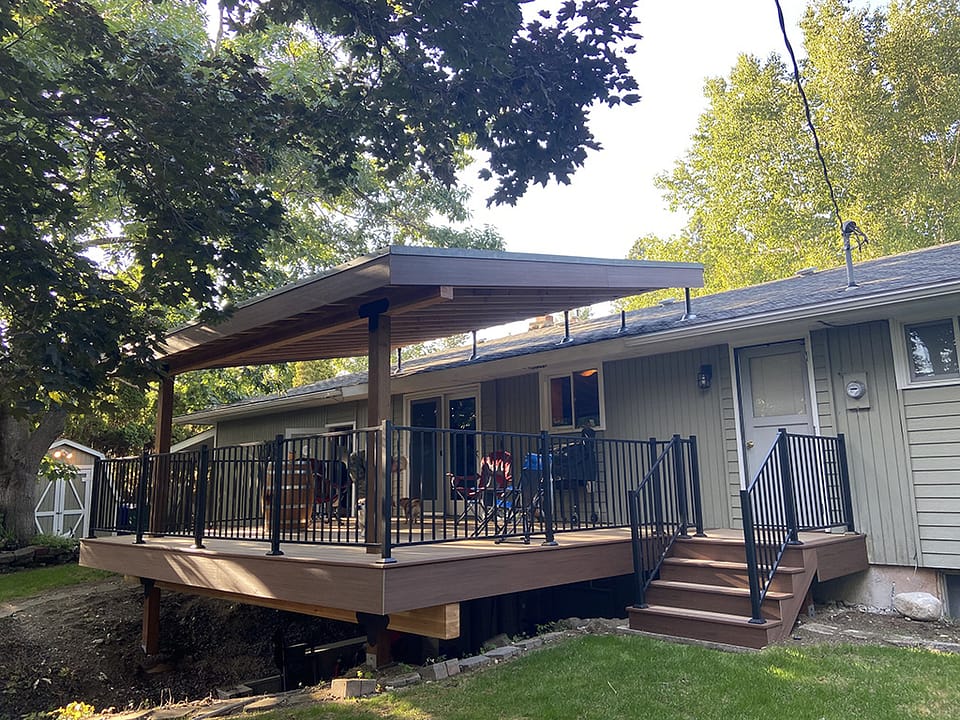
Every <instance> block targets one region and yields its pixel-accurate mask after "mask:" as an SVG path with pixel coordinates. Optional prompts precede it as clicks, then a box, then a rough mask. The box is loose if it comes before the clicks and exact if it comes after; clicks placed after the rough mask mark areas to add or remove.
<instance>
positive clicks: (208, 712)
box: [193, 700, 249, 720]
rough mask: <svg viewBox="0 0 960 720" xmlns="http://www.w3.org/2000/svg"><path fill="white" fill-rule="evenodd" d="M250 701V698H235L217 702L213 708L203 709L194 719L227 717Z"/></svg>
mask: <svg viewBox="0 0 960 720" xmlns="http://www.w3.org/2000/svg"><path fill="white" fill-rule="evenodd" d="M248 702H249V701H248V700H234V701H233V702H223V703H217V704H216V705H214V706H213V707H211V708H207V709H205V710H201V711H200V712H199V713H197V714H196V715H194V716H193V720H206V719H207V718H218V717H225V716H227V715H233V714H234V713H236V712H237V711H239V710H240V708H242V707H243V706H244V705H246V704H247V703H248Z"/></svg>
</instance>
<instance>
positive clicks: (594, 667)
mask: <svg viewBox="0 0 960 720" xmlns="http://www.w3.org/2000/svg"><path fill="white" fill-rule="evenodd" d="M264 717H269V718H275V719H277V720H281V719H282V720H292V719H296V720H308V719H310V718H351V719H356V720H363V719H368V718H369V719H371V720H373V719H374V718H403V719H404V720H407V719H409V720H415V719H416V720H427V719H430V720H468V719H469V720H507V719H514V718H516V719H519V718H529V719H530V720H553V719H556V720H570V719H572V718H597V720H608V719H610V718H630V719H633V718H638V719H639V718H651V719H656V720H681V719H684V720H687V719H695V720H721V719H722V720H740V719H750V718H757V719H758V720H759V719H761V718H762V719H763V720H768V719H772V718H793V719H796V720H820V719H823V720H860V719H861V718H864V719H869V720H887V719H889V720H904V718H951V717H952V718H956V717H960V656H955V655H946V654H941V653H934V652H929V651H919V650H905V649H900V648H888V647H874V646H827V645H822V646H816V647H802V648H801V647H797V648H782V647H777V648H770V649H768V650H765V651H762V652H759V653H750V654H733V653H722V652H717V651H714V650H707V649H704V648H700V647H694V646H687V645H671V644H665V643H660V642H657V641H655V640H650V639H647V638H640V637H620V636H591V637H583V638H577V639H574V640H570V641H567V642H564V643H562V644H560V645H557V646H553V647H550V648H548V649H545V650H541V651H535V652H532V653H530V654H529V655H527V656H525V657H523V658H522V659H519V660H516V661H512V662H508V663H505V664H503V665H500V666H499V667H496V668H492V669H489V670H486V671H481V672H479V673H476V674H469V675H459V676H457V677H456V678H453V679H451V680H446V681H444V682H442V683H434V684H429V685H426V684H425V685H419V686H417V687H415V688H412V689H410V690H407V691H398V692H396V693H390V694H385V695H381V696H378V697H375V698H371V699H366V700H361V701H350V702H344V703H325V704H319V705H315V706H310V707H303V708H299V709H296V710H290V711H287V712H274V713H271V714H269V715H267V716H264Z"/></svg>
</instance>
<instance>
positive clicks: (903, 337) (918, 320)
mask: <svg viewBox="0 0 960 720" xmlns="http://www.w3.org/2000/svg"><path fill="white" fill-rule="evenodd" d="M946 321H949V322H951V323H952V324H953V349H954V353H955V354H956V358H957V360H958V363H960V317H958V316H957V315H935V316H930V315H926V316H923V317H913V316H910V317H905V318H898V319H897V320H895V321H894V322H893V323H892V328H891V329H892V332H891V340H892V344H893V360H894V366H895V369H896V378H897V387H898V388H899V389H901V390H902V389H909V388H924V387H943V386H948V385H960V373H958V375H957V376H954V377H932V378H930V379H926V380H925V379H915V378H914V377H913V375H912V372H911V368H912V367H913V361H912V360H911V358H910V351H909V349H908V347H907V329H908V328H910V327H913V326H917V325H933V324H936V323H941V322H946Z"/></svg>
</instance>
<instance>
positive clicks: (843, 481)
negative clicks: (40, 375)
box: [94, 433, 856, 532]
mask: <svg viewBox="0 0 960 720" xmlns="http://www.w3.org/2000/svg"><path fill="white" fill-rule="evenodd" d="M837 464H838V465H839V466H840V492H841V493H842V494H843V514H844V515H846V517H845V518H844V520H845V521H846V523H847V532H856V529H854V524H853V493H852V492H851V490H850V467H849V465H847V441H846V439H845V438H844V436H843V433H837ZM94 487H96V486H94Z"/></svg>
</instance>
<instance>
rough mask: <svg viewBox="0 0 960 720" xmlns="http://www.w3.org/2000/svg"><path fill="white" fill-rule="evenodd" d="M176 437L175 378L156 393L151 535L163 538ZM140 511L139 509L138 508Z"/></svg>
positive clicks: (163, 380) (166, 380)
mask: <svg viewBox="0 0 960 720" xmlns="http://www.w3.org/2000/svg"><path fill="white" fill-rule="evenodd" d="M172 434H173V376H172V375H164V376H162V377H161V378H160V387H159V388H158V393H157V427H156V431H155V436H154V444H153V452H154V454H155V455H157V456H158V457H157V462H156V463H155V464H154V468H153V472H154V475H153V488H152V489H151V492H150V526H149V532H150V534H151V535H162V534H163V533H164V531H165V530H166V529H167V528H166V524H167V517H166V515H167V504H168V503H167V498H168V497H169V495H170V459H169V456H168V454H169V452H170V441H171V437H172ZM138 512H140V510H139V509H138Z"/></svg>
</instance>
